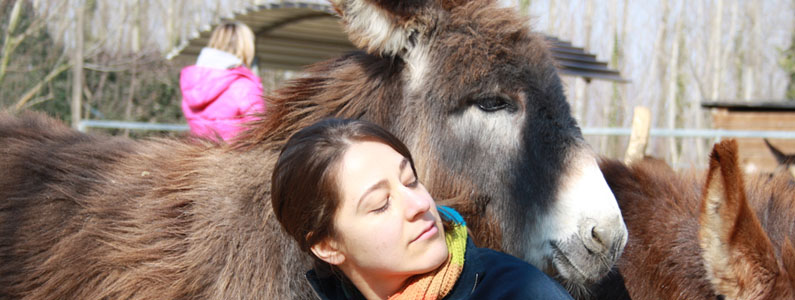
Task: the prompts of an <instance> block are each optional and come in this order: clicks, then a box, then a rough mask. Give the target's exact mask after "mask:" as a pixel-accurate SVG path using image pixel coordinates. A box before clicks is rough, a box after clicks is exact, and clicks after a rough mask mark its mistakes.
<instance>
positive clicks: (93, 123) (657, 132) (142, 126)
mask: <svg viewBox="0 0 795 300" xmlns="http://www.w3.org/2000/svg"><path fill="white" fill-rule="evenodd" d="M88 128H111V129H131V130H157V131H187V130H188V129H189V128H188V125H187V124H162V123H143V122H124V121H108V120H82V121H80V125H79V126H78V130H80V131H83V132H85V131H86V130H87V129H88ZM631 132H632V129H631V128H611V127H585V128H582V134H583V135H596V136H600V135H618V136H621V135H623V136H629V135H630V133H631ZM649 134H650V135H651V136H659V137H679V138H715V139H721V138H731V137H734V138H772V139H795V131H773V130H725V129H683V128H677V129H664V128H652V129H651V131H650V132H649Z"/></svg>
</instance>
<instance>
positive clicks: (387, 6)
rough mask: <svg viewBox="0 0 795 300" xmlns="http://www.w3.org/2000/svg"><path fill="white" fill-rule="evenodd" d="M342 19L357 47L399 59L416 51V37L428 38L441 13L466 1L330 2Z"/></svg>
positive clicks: (339, 0) (385, 0)
mask: <svg viewBox="0 0 795 300" xmlns="http://www.w3.org/2000/svg"><path fill="white" fill-rule="evenodd" d="M329 1H330V2H331V4H332V5H333V6H334V9H335V10H336V11H337V13H339V14H340V15H341V16H342V20H343V24H344V25H345V31H347V33H348V36H349V37H350V39H351V41H352V42H353V44H354V45H356V47H358V48H361V49H364V50H365V51H367V52H368V53H370V54H377V55H385V56H389V55H400V54H402V53H404V52H405V51H407V50H409V49H410V48H411V47H413V46H414V45H413V44H414V43H415V41H416V39H417V35H418V34H419V35H427V34H428V33H429V31H430V30H431V28H432V27H433V26H432V25H433V24H432V22H433V18H434V17H435V16H438V15H439V14H438V12H440V11H441V10H449V9H452V8H453V7H455V6H458V5H461V4H463V3H466V2H469V1H465V0H444V1H434V0H391V1H390V0H329Z"/></svg>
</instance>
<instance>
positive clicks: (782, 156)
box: [763, 139, 787, 164]
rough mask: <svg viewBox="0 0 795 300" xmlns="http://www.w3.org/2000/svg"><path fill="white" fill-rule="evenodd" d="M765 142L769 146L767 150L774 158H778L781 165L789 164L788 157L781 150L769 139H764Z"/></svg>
mask: <svg viewBox="0 0 795 300" xmlns="http://www.w3.org/2000/svg"><path fill="white" fill-rule="evenodd" d="M763 140H764V141H765V145H767V149H768V150H770V153H773V156H774V157H775V158H776V161H778V163H779V164H786V163H787V155H786V154H784V152H781V150H778V148H776V147H775V146H773V145H772V144H770V141H768V140H767V139H763Z"/></svg>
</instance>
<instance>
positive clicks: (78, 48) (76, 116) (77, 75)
mask: <svg viewBox="0 0 795 300" xmlns="http://www.w3.org/2000/svg"><path fill="white" fill-rule="evenodd" d="M76 13H77V20H76V22H75V49H74V53H73V56H72V127H73V128H75V129H77V128H78V126H79V125H80V118H81V115H80V112H81V109H80V108H81V104H80V102H81V101H82V97H83V46H84V45H83V18H84V15H85V7H83V5H82V4H78V5H77V8H76Z"/></svg>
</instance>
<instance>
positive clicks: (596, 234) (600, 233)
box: [591, 226, 609, 247]
mask: <svg viewBox="0 0 795 300" xmlns="http://www.w3.org/2000/svg"><path fill="white" fill-rule="evenodd" d="M608 234H609V233H608V231H607V230H605V229H604V228H601V227H599V226H594V227H593V229H591V237H592V238H593V239H594V241H595V242H597V243H598V244H600V245H602V246H605V247H607V244H606V243H605V241H606V240H607V238H608Z"/></svg>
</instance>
